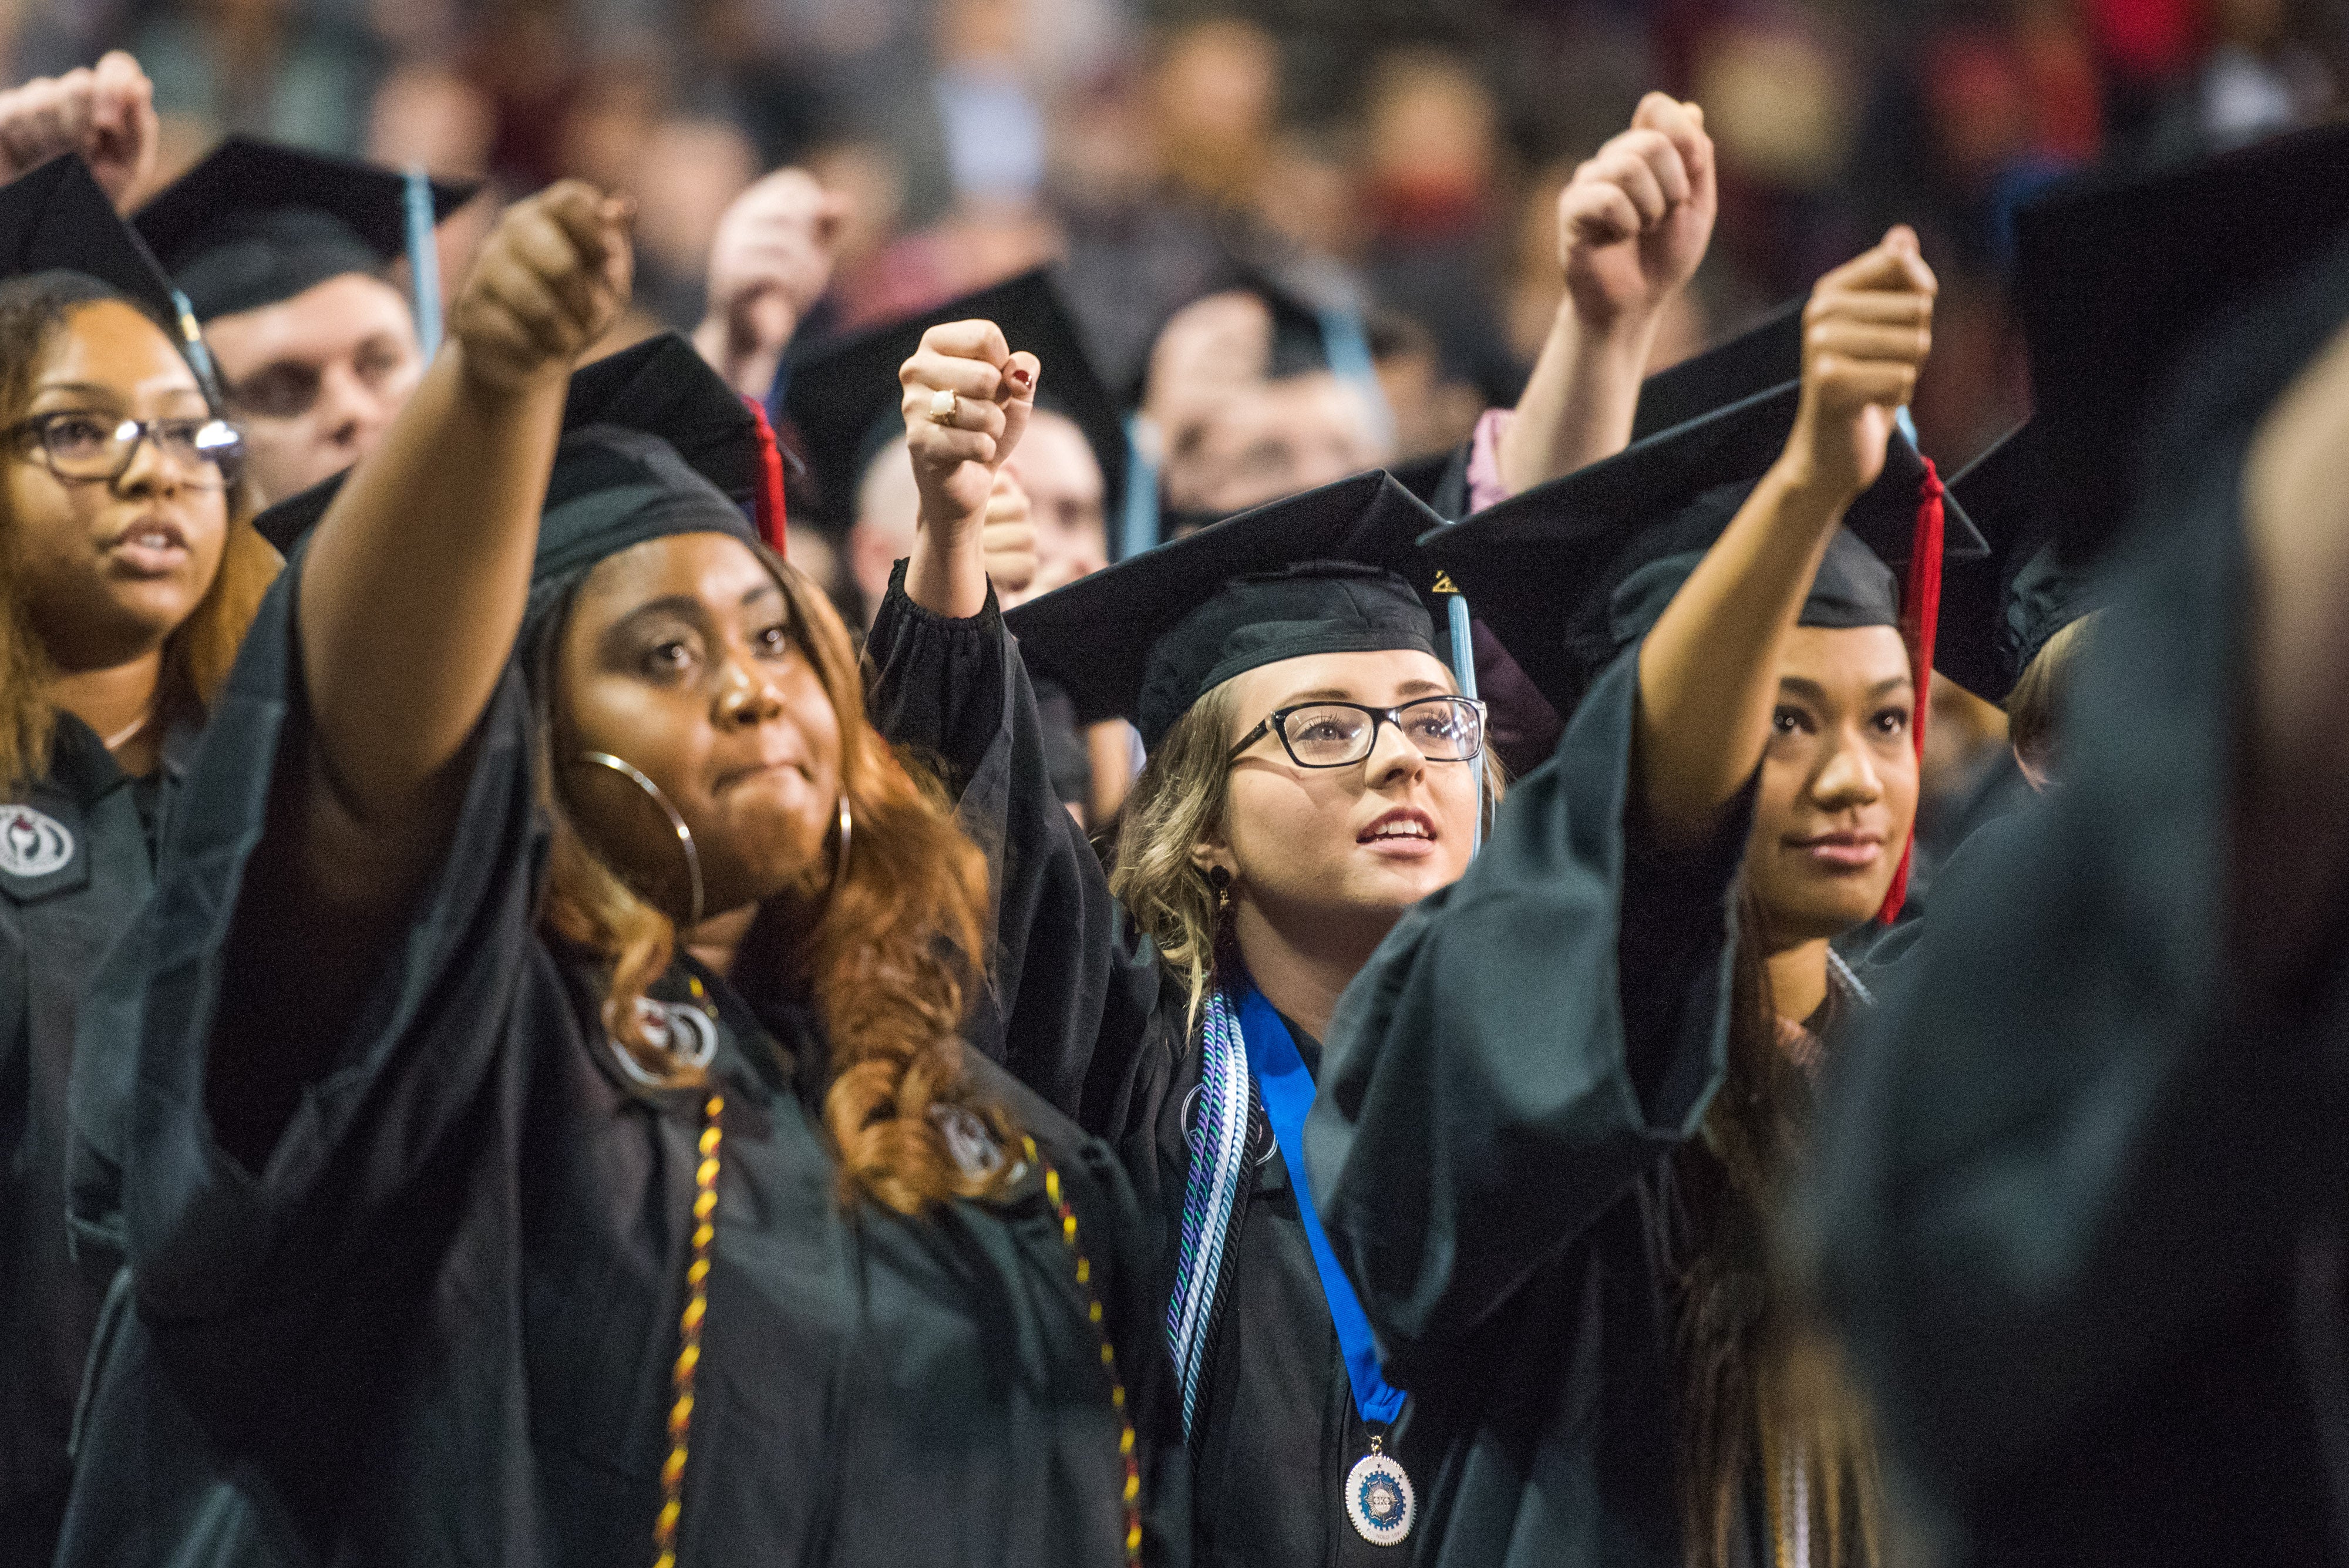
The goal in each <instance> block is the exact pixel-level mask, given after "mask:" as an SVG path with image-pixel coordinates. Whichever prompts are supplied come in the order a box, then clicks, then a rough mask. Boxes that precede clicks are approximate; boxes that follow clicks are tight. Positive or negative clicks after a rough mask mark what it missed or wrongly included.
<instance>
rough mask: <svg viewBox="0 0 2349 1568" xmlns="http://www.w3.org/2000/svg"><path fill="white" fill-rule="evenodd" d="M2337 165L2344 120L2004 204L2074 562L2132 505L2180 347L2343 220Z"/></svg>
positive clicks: (2344, 142) (2345, 139)
mask: <svg viewBox="0 0 2349 1568" xmlns="http://www.w3.org/2000/svg"><path fill="white" fill-rule="evenodd" d="M2344 171H2349V126H2340V125H2333V126H2325V127H2321V128H2319V129H2317V130H2306V131H2301V132H2298V133H2295V134H2293V135H2290V136H2281V137H2277V138H2276V139H2274V140H2271V141H2265V142H2261V143H2260V144H2258V145H2256V146H2252V147H2248V148H2244V149H2242V150H2241V151H2236V152H2230V153H2228V154H2225V155H2223V156H2221V157H2218V158H2213V159H2209V160H2207V161H2203V162H2200V163H2198V164H2195V165H2193V166H2191V167H2189V168H2186V169H2182V170H2178V171H2172V172H2168V173H2164V174H2159V175H2156V176H2153V177H2151V178H2137V179H2118V180H2116V179H2114V178H2112V177H2109V176H2102V177H2095V176H2092V177H2089V178H2086V179H2084V180H2082V181H2079V182H2074V183H2072V184H2069V185H2066V186H2064V187H2062V188H2060V189H2058V190H2056V191H2054V192H2050V193H2049V194H2048V195H2046V196H2044V197H2043V198H2041V199H2040V200H2038V201H2036V202H2032V203H2031V204H2030V205H2028V206H2026V207H2024V208H2023V209H2022V210H2021V211H2020V212H2019V213H2017V214H2016V216H2015V271H2014V306H2015V310H2016V313H2017V314H2018V316H2019V317H2021V319H2022V321H2023V333H2024V337H2025V338H2026V340H2027V343H2028V346H2029V348H2030V356H2031V377H2032V396H2033V407H2034V417H2033V422H2034V423H2035V424H2037V425H2038V426H2040V427H2041V430H2042V434H2041V437H2040V439H2041V440H2042V441H2044V443H2045V452H2044V459H2045V462H2046V473H2047V483H2048V487H2049V488H2048V496H2047V499H2048V501H2049V503H2050V504H2052V505H2054V506H2056V507H2058V508H2060V509H2061V511H2062V514H2063V515H2064V518H2065V520H2066V526H2067V529H2068V530H2069V531H2070V532H2071V533H2072V534H2073V535H2074V536H2075V548H2076V550H2077V551H2078V554H2077V555H2076V556H2075V564H2076V563H2077V562H2079V561H2085V559H2086V558H2087V556H2092V555H2094V554H2095V552H2097V551H2098V550H2100V549H2102V548H2103V546H2104V545H2105V544H2106V542H2107V541H2108V540H2109V539H2110V538H2111V537H2112V535H2113V534H2114V533H2115V532H2116V531H2117V530H2118V529H2119V527H2120V526H2121V524H2122V523H2123V522H2124V521H2125V520H2126V519H2127V516H2128V514H2129V513H2130V511H2131V509H2132V508H2133V506H2134V504H2135V502H2136V493H2137V479H2138V473H2139V470H2140V468H2141V467H2142V463H2143V454H2144V448H2143V441H2144V437H2145V432H2146V430H2147V425H2148V423H2149V422H2150V421H2151V419H2152V416H2153V413H2154V410H2155V407H2156V405H2157V404H2158V402H2159V400H2160V399H2161V398H2162V396H2163V393H2164V391H2165V389H2167V387H2168V384H2169V381H2170V379H2171V375H2172V367H2173V364H2174V362H2175V361H2176V359H2177V358H2178V354H2179V353H2180V351H2181V350H2182V349H2184V348H2186V346H2187V344H2188V343H2189V340H2190V339H2191V338H2193V337H2195V336H2197V335H2198V334H2199V332H2200V331H2201V330H2202V329H2203V328H2204V327H2206V326H2208V325H2209V324H2210V323H2211V322H2212V321H2214V320H2215V319H2216V318H2217V317H2219V316H2220V314H2221V313H2223V312H2225V311H2226V310H2228V309H2229V308H2230V306H2234V305H2235V304H2237V303H2238V302H2239V301H2240V300H2241V299H2243V298H2244V297H2245V296H2249V295H2251V294H2252V293H2254V292H2256V291H2258V290H2259V289H2261V287H2262V286H2265V285H2267V284H2269V283H2271V282H2274V281H2280V280H2282V278H2283V277H2284V275H2287V274H2289V273H2291V272H2292V271H2294V270H2296V269H2297V268H2299V267H2300V266H2301V265H2303V264H2304V263H2306V262H2308V261H2309V260H2310V259H2312V258H2313V257H2314V256H2315V255H2316V254H2318V253H2320V252H2321V251H2323V250H2324V249H2325V248H2326V247H2327V246H2328V244H2329V243H2330V242H2331V241H2332V240H2333V237H2334V236H2336V235H2338V234H2340V233H2341V232H2342V230H2343V228H2344V226H2349V179H2344V177H2343V176H2344Z"/></svg>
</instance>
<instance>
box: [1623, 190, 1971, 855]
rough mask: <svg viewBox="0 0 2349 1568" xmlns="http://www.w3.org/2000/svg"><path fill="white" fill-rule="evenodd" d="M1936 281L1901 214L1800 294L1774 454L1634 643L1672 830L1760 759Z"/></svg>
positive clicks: (1654, 806)
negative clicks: (1792, 390) (1784, 669)
mask: <svg viewBox="0 0 2349 1568" xmlns="http://www.w3.org/2000/svg"><path fill="white" fill-rule="evenodd" d="M1935 289H1936V285H1935V283H1934V280H1933V274H1932V271H1931V269H1930V268H1929V267H1927V266H1926V265H1925V263H1924V260H1923V258H1922V257H1920V255H1919V254H1917V236H1916V235H1915V234H1913V233H1911V232H1910V231H1909V229H1908V228H1906V227H1905V226H1904V227H1899V228H1895V229H1894V230H1892V231H1891V233H1889V234H1887V235H1885V237H1884V242H1883V243H1882V244H1879V245H1878V246H1877V247H1876V248H1875V249H1874V250H1871V251H1869V252H1868V253H1867V254H1864V255H1861V256H1858V257H1857V258H1856V259H1854V260H1852V261H1849V262H1847V263H1845V264H1844V265H1842V266H1840V267H1837V269H1836V270H1835V271H1833V272H1831V273H1829V274H1827V275H1826V276H1825V277H1823V278H1821V279H1820V280H1819V282H1818V286H1816V288H1815V289H1813V290H1812V292H1811V301H1810V305H1809V306H1808V307H1807V308H1806V310H1805V311H1804V313H1803V322H1804V334H1803V392H1802V401H1801V406H1800V408H1799V410H1798V411H1797V412H1796V414H1795V429H1794V433H1793V434H1792V435H1790V436H1789V437H1788V438H1787V440H1786V449H1785V452H1784V453H1783V454H1782V455H1781V456H1780V457H1779V459H1778V461H1777V462H1776V463H1775V465H1774V466H1773V467H1772V468H1771V470H1770V472H1767V473H1766V474H1764V475H1763V478H1762V483H1760V484H1759V485H1757V486H1756V487H1755V488H1754V493H1753V494H1752V496H1751V497H1749V498H1748V499H1747V501H1746V503H1745V504H1744V506H1743V507H1741V508H1739V509H1738V513H1737V515H1736V516H1735V517H1734V518H1733V519H1731V521H1730V524H1729V526H1728V528H1727V529H1726V530H1724V531H1723V534H1722V535H1721V538H1720V540H1719V541H1718V542H1717V543H1716V544H1715V545H1713V548H1712V549H1711V550H1709V551H1707V552H1706V553H1705V557H1704V560H1703V561H1702V564H1700V565H1699V566H1698V567H1697V569H1696V571H1695V572H1694V573H1693V574H1692V575H1691V576H1690V577H1689V580H1688V581H1687V582H1686V583H1685V584H1684V585H1682V587H1681V590H1680V592H1679V593H1677V594H1675V595H1674V596H1673V597H1672V602H1671V605H1670V606H1669V607H1667V608H1666V609H1665V611H1664V613H1663V615H1662V617H1661V618H1660V619H1659V620H1658V621H1657V622H1656V626H1655V629H1654V630H1652V631H1651V632H1650V633H1649V634H1648V639H1647V642H1646V643H1645V645H1644V646H1643V647H1642V648H1641V649H1640V718H1639V728H1638V734H1639V758H1640V787H1641V790H1642V793H1643V795H1644V799H1645V801H1646V805H1647V807H1648V812H1649V820H1650V821H1651V823H1652V824H1653V825H1654V826H1655V827H1656V829H1657V831H1658V832H1659V833H1661V834H1662V835H1663V836H1665V837H1667V838H1668V839H1670V840H1673V841H1678V842H1692V841H1695V840H1698V839H1701V838H1702V837H1703V836H1705V835H1706V834H1707V833H1708V832H1710V831H1711V829H1712V828H1713V826H1714V825H1715V824H1716V823H1717V822H1718V821H1719V820H1720V815H1721V812H1722V810H1723V808H1724V807H1725V806H1727V805H1728V804H1729V802H1730V801H1731V799H1732V798H1733V797H1734V796H1735V795H1736V794H1737V792H1738V791H1739V790H1740V789H1742V788H1744V784H1745V781H1746V780H1747V779H1748V778H1750V777H1752V776H1753V774H1754V769H1755V768H1756V767H1758V766H1760V765H1761V762H1762V752H1763V748H1764V745H1766V744H1767V743H1768V742H1769V738H1770V714H1771V708H1772V703H1773V701H1774V699H1775V692H1776V691H1777V676H1776V670H1777V665H1778V658H1779V651H1780V649H1781V646H1782V645H1783V643H1784V641H1785V638H1786V635H1787V634H1788V633H1789V632H1790V631H1792V630H1793V628H1794V625H1795V617H1796V616H1797V615H1798V614H1800V613H1801V610H1802V606H1803V599H1804V597H1805V596H1806V594H1808V593H1809V591H1810V586H1811V579H1812V577H1813V576H1815V575H1816V573H1817V571H1818V567H1819V560H1820V557H1821V556H1823V555H1824V554H1825V553H1826V546H1827V541H1828V539H1829V538H1830V537H1831V536H1832V535H1834V533H1835V530H1836V527H1837V524H1840V523H1841V522H1842V520H1843V514H1844V509H1845V508H1846V507H1847V506H1849V505H1850V504H1851V503H1852V502H1853V501H1854V500H1855V499H1857V497H1858V495H1859V493H1860V492H1862V491H1864V490H1866V489H1867V488H1868V486H1869V485H1871V484H1873V483H1876V480H1877V478H1878V475H1879V474H1881V473H1882V472H1884V452H1885V444H1886V442H1887V441H1889V440H1890V439H1891V435H1892V421H1893V415H1894V412H1895V410H1899V408H1900V407H1901V406H1902V405H1903V404H1905V403H1906V402H1908V401H1909V396H1910V395H1911V394H1912V393H1913V392H1914V391H1915V390H1916V387H1917V373H1918V371H1919V369H1920V368H1921V367H1922V366H1923V364H1924V362H1925V356H1926V353H1927V351H1928V350H1930V348H1931V347H1932V341H1933V296H1934V293H1935Z"/></svg>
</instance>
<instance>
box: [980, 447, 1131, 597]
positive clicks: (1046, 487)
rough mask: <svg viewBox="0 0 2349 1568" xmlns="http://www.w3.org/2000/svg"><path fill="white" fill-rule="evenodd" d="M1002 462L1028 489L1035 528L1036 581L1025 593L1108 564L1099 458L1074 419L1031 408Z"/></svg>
mask: <svg viewBox="0 0 2349 1568" xmlns="http://www.w3.org/2000/svg"><path fill="white" fill-rule="evenodd" d="M1005 466H1006V467H1008V468H1009V469H1010V470H1011V473H1012V477H1014V478H1015V479H1017V480H1019V484H1020V487H1021V488H1022V489H1024V490H1026V491H1027V492H1028V505H1029V518H1030V522H1032V523H1033V524H1035V527H1036V580H1035V581H1034V583H1032V584H1030V587H1029V589H1028V593H1027V596H1026V597H1030V598H1032V597H1035V596H1036V595H1038V594H1041V593H1047V592H1050V590H1051V589H1053V588H1057V587H1061V585H1063V584H1065V583H1072V582H1075V581H1076V580H1077V579H1078V578H1079V577H1081V576H1085V575H1086V574H1088V573H1091V572H1098V571H1100V570H1101V569H1102V567H1103V566H1108V565H1109V515H1108V512H1107V500H1108V490H1107V487H1106V485H1105V484H1104V483H1103V481H1102V471H1101V462H1100V460H1099V459H1097V458H1096V457H1094V456H1093V449H1092V444H1091V443H1090V442H1088V441H1086V440H1085V436H1084V432H1083V431H1081V430H1079V429H1078V428H1077V424H1076V421H1074V420H1071V419H1070V418H1069V417H1068V416H1067V415H1065V414H1061V413H1056V412H1054V411H1053V410H1050V409H1039V410H1036V412H1035V413H1034V414H1033V415H1032V416H1030V419H1029V421H1028V430H1027V432H1026V433H1025V434H1023V435H1022V436H1021V437H1020V438H1019V446H1018V448H1017V449H1015V450H1014V451H1013V452H1012V454H1011V456H1010V457H1009V459H1008V460H1006V463H1005Z"/></svg>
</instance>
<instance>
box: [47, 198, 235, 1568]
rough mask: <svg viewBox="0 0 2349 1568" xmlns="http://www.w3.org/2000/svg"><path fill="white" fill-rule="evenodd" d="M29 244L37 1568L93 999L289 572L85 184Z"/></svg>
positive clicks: (60, 1388) (97, 1277) (60, 1452)
mask: <svg viewBox="0 0 2349 1568" xmlns="http://www.w3.org/2000/svg"><path fill="white" fill-rule="evenodd" d="M77 198H79V199H78V200H77ZM35 213H43V214H44V215H43V216H41V217H40V218H39V219H38V220H37V224H38V226H37V228H36V227H35V225H36V218H35V216H34V214H35ZM28 229H31V230H33V232H32V234H31V245H32V248H33V249H35V250H36V253H37V254H41V255H42V256H43V257H44V258H45V259H47V260H51V261H53V262H56V263H58V264H61V265H64V266H71V267H74V268H76V269H77V270H72V271H67V270H51V271H44V272H39V273H36V274H33V275H26V276H16V277H11V278H9V279H7V280H6V281H5V282H0V467H5V483H0V1344H5V1345H7V1347H8V1349H7V1353H6V1354H5V1355H0V1558H5V1560H6V1561H8V1562H12V1563H46V1562H47V1561H48V1560H49V1557H50V1555H51V1554H52V1552H53V1551H54V1549H55V1546H56V1540H57V1523H58V1519H59V1517H60V1514H61V1511H62V1510H63V1508H64V1505H65V1500H66V1490H67V1480H68V1477H69V1473H70V1470H69V1465H68V1462H67V1437H68V1433H69V1431H70V1429H71V1426H72V1421H73V1409H74V1401H75V1397H76V1395H77V1392H78V1389H79V1387H80V1383H81V1372H82V1361H83V1357H84V1354H85V1352H86V1351H87V1350H88V1345H89V1339H90V1334H91V1332H92V1327H93V1324H95V1322H96V1319H97V1315H98V1308H99V1306H100V1304H101V1303H102V1302H103V1300H104V1296H105V1291H106V1287H107V1284H108V1276H109V1274H110V1272H111V1270H110V1267H109V1265H108V1264H107V1263H106V1262H99V1261H93V1260H84V1261H83V1262H82V1263H80V1264H78V1263H77V1261H76V1258H75V1256H74V1255H73V1253H72V1251H71V1250H70V1249H69V1246H68V1240H67V1225H66V1220H65V1183H66V1160H67V1147H68V1143H69V1139H68V1137H67V1105H68V1098H69V1096H68V1086H69V1084H70V1082H71V1080H72V1078H73V1076H74V1074H75V1057H76V1053H77V1050H79V1051H82V1052H93V1051H107V1050H113V1049H117V1048H119V1047H120V1046H121V1044H122V1042H121V1041H119V1039H116V1038H113V1037H110V1036H109V1035H106V1034H105V1033H104V1032H98V1033H97V1034H95V1035H94V1034H93V1033H92V1032H90V1031H88V1029H78V1024H80V1023H83V1022H84V1021H83V1020H82V1018H81V996H82V992H83V990H84V987H85V985H86V983H87V982H88V980H89V979H90V977H91V975H92V974H93V972H94V971H96V970H97V968H98V962H99V960H100V959H101V958H102V957H103V956H104V954H105V952H106V950H107V948H108V946H109V943H111V942H112V941H113V940H114V938H115V937H116V936H117V935H118V934H119V932H120V931H121V930H122V929H123V928H124V927H125V926H126V925H128V924H129V920H130V917H131V914H132V912H133V911H134V910H136V909H138V907H139V905H140V902H141V901H142V900H143V899H144V898H146V897H147V893H148V889H149V888H150V884H151V880H152V870H153V857H154V847H155V842H156V836H157V833H158V830H159V826H160V822H161V820H162V818H163V817H164V816H165V815H166V814H167V813H168V812H169V811H170V809H171V800H172V796H173V794H174V792H175V790H176V789H177V787H178V784H179V780H180V769H181V764H182V763H184V762H185V760H186V759H187V756H188V754H189V753H190V752H191V749H192V745H193V742H194V740H195V737H196V734H197V732H198V731H199V730H200V729H201V728H202V724H203V721H204V713H205V708H206V705H207V704H208V703H209V702H210V701H211V700H212V695H213V693H214V692H215V691H217V690H218V689H219V686H220V684H221V682H222V680H223V678H224V677H225V676H226V675H227V673H228V669H229V665H230V662H231V660H232V659H233V657H234V655H235V652H236V646H237V641H238V639H239V638H240V637H241V636H242V635H243V630H244V627H245V623H246V622H247V620H248V619H250V618H251V616H252V613H253V609H254V606H255V604H256V603H257V602H258V601H259V598H260V596H261V591H262V589H263V588H264V587H266V586H267V585H268V583H269V581H270V579H271V578H272V577H273V576H274V575H275V573H276V570H277V555H276V552H275V551H274V550H272V549H270V548H269V546H268V545H265V544H264V543H263V542H262V541H261V539H260V537H259V536H258V535H255V534H254V532H253V530H252V528H251V526H250V524H249V523H248V522H247V508H246V507H245V506H244V505H243V504H242V500H241V497H240V495H239V493H238V490H237V485H236V458H237V445H238V443H237V437H236V433H235V431H233V430H232V429H230V428H229V427H228V426H227V425H225V424H223V423H222V422H221V421H219V420H218V419H216V418H215V417H214V416H213V413H212V409H211V407H210V405H209V404H208V403H207V402H206V400H205V394H204V389H203V387H202V383H201V382H200V381H199V380H198V379H197V376H196V373H195V372H194V370H193V369H191V368H190V366H189V363H188V361H187V360H186V359H184V358H181V353H180V351H179V349H178V348H177V347H176V346H175V345H174V342H173V339H172V337H171V334H170V333H169V332H168V331H167V330H166V329H165V327H163V325H162V321H163V320H164V319H166V317H163V316H162V314H161V308H167V306H161V302H163V301H167V300H168V299H169V297H170V295H169V290H168V287H167V286H164V285H163V284H162V283H161V280H160V276H158V275H154V274H153V273H152V271H151V269H146V268H143V267H142V265H141V263H142V258H141V257H140V254H139V253H138V252H137V251H136V250H135V249H134V248H132V247H130V246H129V245H127V244H124V242H123V234H122V231H121V230H120V228H119V223H117V221H116V220H115V218H114V216H113V212H112V209H111V207H110V206H109V205H108V204H107V202H106V199H105V197H104V196H103V195H102V194H101V193H100V192H98V187H97V186H96V184H95V183H94V182H91V180H90V178H89V176H88V172H87V171H85V170H84V169H83V168H82V166H81V165H80V164H79V163H78V162H73V161H64V162H60V163H57V164H55V165H52V166H50V167H49V168H48V169H46V170H43V171H36V173H34V174H32V175H29V176H27V177H26V179H25V180H24V181H21V182H18V184H17V186H16V187H12V188H11V189H10V190H8V191H0V230H15V231H16V232H17V233H18V234H23V233H25V232H26V230H28ZM159 307H160V308H159ZM78 1033H80V1034H81V1035H82V1038H81V1040H80V1041H79V1043H78V1044H77V1034H78Z"/></svg>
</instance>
